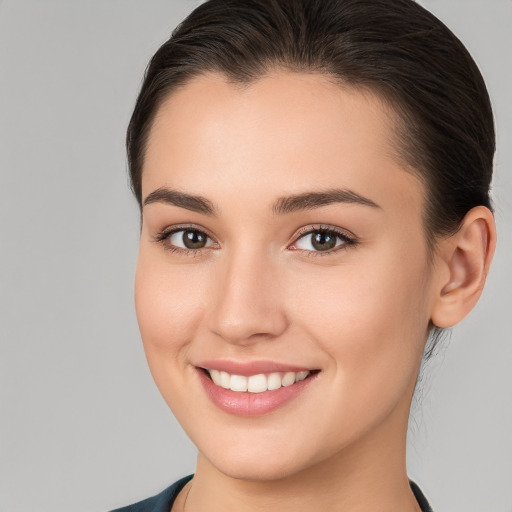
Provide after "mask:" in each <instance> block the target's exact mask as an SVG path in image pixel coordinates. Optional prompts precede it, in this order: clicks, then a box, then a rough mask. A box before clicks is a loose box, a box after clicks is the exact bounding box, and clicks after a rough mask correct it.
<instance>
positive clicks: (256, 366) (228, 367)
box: [196, 359, 314, 377]
mask: <svg viewBox="0 0 512 512" xmlns="http://www.w3.org/2000/svg"><path fill="white" fill-rule="evenodd" d="M196 366H198V367H199V368H204V369H205V370H219V371H223V372H227V373H229V374H231V375H243V376H246V377H249V376H250V375H258V374H260V373H274V372H302V371H308V370H309V371H313V370H314V368H311V367H309V368H308V367H306V366H297V365H292V364H287V363H279V362H276V361H229V360H223V359H214V360H209V361H201V362H200V363H198V364H197V365H196Z"/></svg>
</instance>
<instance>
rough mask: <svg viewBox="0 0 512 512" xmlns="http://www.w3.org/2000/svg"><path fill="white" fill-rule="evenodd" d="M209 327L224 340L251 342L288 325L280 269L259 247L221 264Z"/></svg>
mask: <svg viewBox="0 0 512 512" xmlns="http://www.w3.org/2000/svg"><path fill="white" fill-rule="evenodd" d="M219 267H221V268H219V274H218V276H217V280H216V283H217V290H216V291H217V293H216V296H215V299H213V301H212V303H211V310H210V311H211V316H210V329H211V331H212V332H213V333H215V334H216V335H217V336H220V337H221V338H222V339H223V340H224V341H226V342H228V343H232V344H239V345H250V344H253V343H256V342H258V341H262V340H271V339H273V338H275V337H277V336H279V335H280V334H282V333H283V332H284V331H285V330H286V328H287V324H288V321H287V317H286V314H285V308H284V304H283V303H282V300H281V297H282V296H283V294H282V283H281V282H280V279H279V276H278V274H279V269H278V268H276V265H275V264H274V265H272V262H271V261H270V258H269V257H264V256H263V255H262V254H261V252H258V251H250V250H249V251H243V252H239V253H238V254H233V255H232V257H230V258H226V260H225V261H223V262H222V265H219Z"/></svg>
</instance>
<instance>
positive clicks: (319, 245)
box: [312, 231, 336, 251]
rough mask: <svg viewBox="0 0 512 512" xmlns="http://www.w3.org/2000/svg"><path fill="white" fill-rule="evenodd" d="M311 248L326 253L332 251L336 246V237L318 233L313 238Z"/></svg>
mask: <svg viewBox="0 0 512 512" xmlns="http://www.w3.org/2000/svg"><path fill="white" fill-rule="evenodd" d="M312 245H313V247H314V248H315V249H318V250H319V251H326V250H328V249H333V248H334V247H335V246H336V236H333V235H332V234H331V233H329V232H328V231H321V232H318V233H317V234H316V235H314V236H313V243H312Z"/></svg>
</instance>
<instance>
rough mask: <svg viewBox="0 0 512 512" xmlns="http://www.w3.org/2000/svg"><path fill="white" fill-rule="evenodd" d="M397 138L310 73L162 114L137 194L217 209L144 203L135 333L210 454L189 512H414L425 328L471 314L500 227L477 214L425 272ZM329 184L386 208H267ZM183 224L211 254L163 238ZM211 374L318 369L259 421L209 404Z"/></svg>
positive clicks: (180, 99)
mask: <svg viewBox="0 0 512 512" xmlns="http://www.w3.org/2000/svg"><path fill="white" fill-rule="evenodd" d="M392 133H393V116H392V113H391V112H390V111H389V109H388V108H387V107H386V106H385V105H384V104H383V103H382V102H381V101H380V100H379V99H378V98H377V97H376V96H374V95H372V94H370V93H368V92H366V93H363V92H361V91H356V90H353V89H349V88H344V87H341V86H340V85H339V84H334V83H333V82H332V81H329V80H328V79H327V78H326V77H324V76H322V75H316V74H300V73H291V72H286V71H277V70H276V71H275V72H273V73H271V74H269V75H267V76H264V77H262V78H261V79H259V80H258V81H256V82H255V83H253V84H251V85H250V86H248V87H244V88H240V87H237V86H235V85H233V84H230V83H229V82H228V81H227V80H226V78H225V77H223V76H222V75H218V74H205V75H201V76H199V77H197V78H194V79H193V80H192V81H190V82H189V83H188V84H186V85H185V86H184V87H183V88H181V89H179V90H177V91H175V92H174V93H173V94H172V95H171V96H170V97H169V98H168V99H167V100H166V101H165V102H164V104H163V105H162V106H161V107H160V109H159V112H158V114H157V117H156V119H155V121H154V124H153V126H152V129H151V132H150V136H149V141H148V146H147V152H146V157H145V164H144V169H143V179H142V197H143V199H144V198H147V197H148V196H149V194H151V193H152V192H154V191H155V190H158V189H162V188H168V189H173V190H178V191H181V192H184V193H187V194H191V195H198V196H202V197H204V198H206V199H208V200H209V201H210V202H211V204H212V205H213V206H214V207H215V208H216V209H217V210H218V216H217V217H213V216H210V215H207V214H205V213H200V212H195V211H190V210H188V209H186V208H183V207H179V206H176V205H173V204H169V203H168V202H165V201H155V202H151V203H150V204H147V205H145V206H144V207H143V217H142V231H141V239H140V252H139V260H138V267H137V274H136V308H137V317H138V321H139V326H140V330H141V335H142V339H143V343H144V348H145V352H146V356H147V359H148V363H149V366H150V369H151V372H152V374H153V377H154V379H155V382H156V384H157V386H158V388H159V389H160V391H161V393H162V395H163V397H164V398H165V400H166V402H167V403H168V405H169V406H170V408H171V409H172V411H173V413H174V414H175V415H176V417H177V419H178V421H179V422H180V423H181V425H182V426H183V428H184V430H185V431H186V433H187V434H188V435H189V437H190V438H191V439H192V441H193V442H194V443H195V445H196V446H197V448H198V452H199V455H198V461H197V469H196V473H195V476H194V479H193V481H192V485H191V486H187V488H186V489H184V490H183V492H182V493H181V494H180V496H179V498H178V500H177V501H176V503H175V505H174V507H173V510H174V511H179V510H182V509H183V504H184V496H185V495H186V494H187V493H188V492H189V491H190V492H189V494H188V497H187V505H186V506H187V510H201V511H202V512H211V511H221V510H222V511H230V510H233V511H234V510H237V511H251V510H263V509H264V510H266V511H273V510H276V511H277V510H279V511H280V512H283V511H284V512H286V511H292V510H293V511H294V512H297V511H301V510H304V511H306V510H308V511H309V510H312V509H315V510H344V511H352V512H356V511H357V512H363V511H368V512H369V511H372V512H374V511H375V510H379V511H381V512H386V511H390V512H391V511H395V512H396V511H398V510H400V511H416V512H417V511H418V510H419V507H418V505H417V503H416V501H415V499H414V496H413V495H412V492H411V490H410V488H409V485H408V480H407V473H406V467H405V444H406V443H405V440H406V430H407V421H408V416H409V408H410V403H411V398H412V395H413V392H414V387H415V383H416V379H417V374H418V370H419V365H420V362H421V357H422V354H423V349H424V345H425V341H426V339H427V335H428V328H429V322H430V321H431V320H433V321H435V320H437V321H438V323H437V324H436V325H440V326H441V327H445V326H448V325H453V324H454V323H456V322H457V321H459V320H460V319H461V318H462V317H463V316H464V315H465V314H466V313H467V312H468V311H469V310H470V309H471V307H472V306H473V305H474V302H476V300H477V299H478V296H479V294H480V292H481V288H482V286H483V281H484V280H485V275H486V272H487V269H488V265H489V262H490V257H491V256H492V251H493V248H494V231H493V222H492V215H491V214H490V212H488V210H486V209H485V208H477V209H474V211H472V216H471V215H470V216H469V217H468V220H467V222H465V223H464V226H463V229H461V231H459V233H458V234H457V236H455V237H453V238H450V239H446V240H444V241H442V243H440V244H439V247H438V248H436V251H435V257H434V261H430V260H429V258H428V248H427V246H426V240H425V236H424V231H423V220H422V219H423V217H422V212H423V208H424V197H425V190H424V188H423V185H422V184H421V183H420V181H419V180H418V179H417V178H416V177H414V175H413V173H410V172H407V170H406V169H405V165H404V163H403V162H401V161H400V159H399V158H397V157H396V156H395V152H394V149H393V148H394V145H393V140H392ZM333 188H343V189H347V190H350V191H352V192H355V193H357V194H359V195H361V196H364V197H365V198H368V199H370V200H371V201H372V202H373V203H375V204H376V205H378V206H368V205H364V204H357V203H347V202H341V203H340V202H338V203H332V204H328V205H324V206H321V207H318V208H315V209H310V210H300V211H295V212H291V213H286V214H284V215H275V214H273V212H272V205H273V203H274V202H275V201H276V200H277V199H279V198H281V197H285V196H290V195H296V194H301V193H305V192H312V191H314V192H318V191H323V190H326V189H333ZM183 225H185V227H189V228H193V229H197V230H199V231H202V232H204V233H206V234H207V235H208V236H209V238H208V239H207V240H208V242H207V245H206V246H205V247H203V248H202V249H196V250H193V251H192V252H189V253H184V252H176V251H174V252H172V251H170V250H169V248H170V247H172V244H174V243H176V244H178V245H179V246H181V247H183V243H182V242H181V243H180V240H181V237H180V236H176V235H174V236H173V238H172V239H171V238H169V237H167V238H166V239H164V240H157V239H158V237H159V234H160V233H161V232H162V231H165V230H167V229H169V228H171V227H176V226H178V227H182V226H183ZM319 225H321V227H326V226H327V227H330V228H336V229H339V230H341V231H343V232H345V233H349V234H350V236H351V237H352V238H353V239H354V240H356V243H354V244H348V243H343V241H342V240H341V239H337V243H339V245H338V247H336V248H335V249H331V250H330V251H327V252H326V251H318V250H317V251H315V249H314V248H313V247H312V246H311V244H310V242H311V235H305V236H304V235H300V234H298V233H299V230H301V229H302V228H310V229H318V227H319ZM182 229H184V228H182ZM464 244H465V245H464ZM336 249H338V250H336ZM461 289H462V292H461ZM457 294H458V295H457ZM207 359H231V360H234V361H254V360H261V359H265V360H272V361H278V362H281V363H288V364H292V365H298V366H303V367H307V368H312V369H313V368H314V369H319V370H321V371H320V373H319V374H318V376H317V377H316V379H315V381H314V382H312V383H311V384H310V385H309V386H308V387H307V388H306V389H305V391H304V392H303V393H302V395H300V397H298V398H297V399H294V400H292V401H291V402H289V403H287V404H286V405H285V406H283V407H281V408H279V409H277V410H275V411H273V412H271V413H268V414H265V415H262V416H257V417H252V418H246V417H239V416H234V415H231V414H228V413H226V412H224V411H222V410H220V409H218V408H217V407H216V406H215V405H214V404H213V403H212V402H211V401H210V400H209V398H208V397H207V395H206V393H205V392H204V390H203V388H202V386H201V385H200V382H199V380H198V377H197V372H196V369H195V365H197V364H198V363H199V362H200V361H203V360H207Z"/></svg>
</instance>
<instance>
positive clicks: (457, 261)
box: [432, 206, 496, 328]
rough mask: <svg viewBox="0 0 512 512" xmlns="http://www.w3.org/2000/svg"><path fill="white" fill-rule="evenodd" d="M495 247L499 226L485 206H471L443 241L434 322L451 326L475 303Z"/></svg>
mask: <svg viewBox="0 0 512 512" xmlns="http://www.w3.org/2000/svg"><path fill="white" fill-rule="evenodd" d="M495 247H496V226H495V223H494V217H493V214H492V213H491V211H490V210H489V209H488V208H486V207H485V206H477V207H475V208H473V209H471V210H470V211H469V212H468V213H467V214H466V216H465V217H464V220H463V222H462V225H461V228H460V229H459V231H457V233H455V234H454V235H452V236H450V237H447V238H446V239H443V240H442V241H441V242H440V246H439V251H438V261H437V265H436V267H437V271H436V273H437V275H438V276H439V279H438V280H437V282H436V290H435V296H434V304H433V308H432V323H433V324H434V325H435V326H437V327H442V328H446V327H452V326H453V325H455V324H457V323H459V322H460V321H461V320H462V319H463V318H464V317H465V316H466V315H467V314H468V313H469V312H470V311H471V310H472V309H473V307H474V306H475V304H476V303H477V301H478V299H479V298H480V295H481V294H482V290H483V287H484V284H485V280H486V278H487V273H488V271H489V266H490V264H491V261H492V257H493V255H494V249H495Z"/></svg>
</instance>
